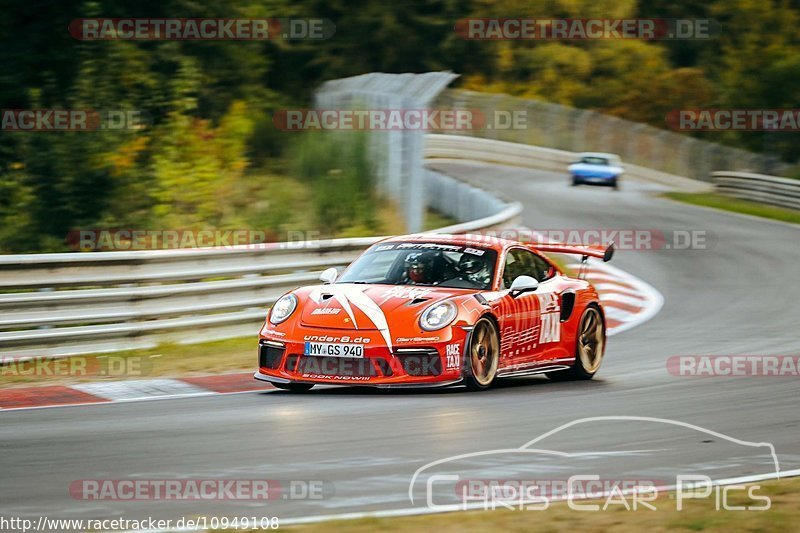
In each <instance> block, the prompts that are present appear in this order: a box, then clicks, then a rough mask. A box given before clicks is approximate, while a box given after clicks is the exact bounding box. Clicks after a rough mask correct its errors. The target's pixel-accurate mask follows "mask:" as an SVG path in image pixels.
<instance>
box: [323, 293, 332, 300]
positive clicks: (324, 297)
mask: <svg viewBox="0 0 800 533" xmlns="http://www.w3.org/2000/svg"><path fill="white" fill-rule="evenodd" d="M331 298H333V294H323V295H322V299H323V300H330V299H331Z"/></svg>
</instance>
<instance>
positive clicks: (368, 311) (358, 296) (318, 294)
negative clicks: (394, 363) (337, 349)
mask: <svg viewBox="0 0 800 533" xmlns="http://www.w3.org/2000/svg"><path fill="white" fill-rule="evenodd" d="M323 294H331V295H332V296H333V298H334V299H335V300H336V301H337V302H339V303H340V304H341V306H342V309H344V310H345V312H346V313H347V314H348V316H349V317H350V320H352V321H353V327H354V328H356V329H358V324H357V323H356V317H355V316H354V315H353V308H352V307H351V306H350V304H351V303H352V304H354V305H355V306H356V307H357V308H359V309H360V310H361V312H363V313H364V314H365V315H367V318H369V319H370V320H371V321H372V323H373V324H375V327H376V328H378V331H380V333H381V336H382V337H383V340H384V341H386V346H388V347H389V350H391V349H392V336H391V333H390V332H389V323H388V322H387V321H386V315H385V314H383V310H382V309H381V308H380V306H379V305H378V304H377V303H375V301H374V300H373V299H372V298H370V297H369V296H367V295H366V294H364V292H363V290H362V289H361V288H360V287H359V286H357V285H345V284H341V285H339V284H336V283H334V284H332V285H325V286H324V287H319V288H317V289H314V290H313V291H312V292H311V293H310V294H309V295H308V297H309V298H310V299H311V300H312V301H313V302H314V303H316V304H319V303H320V302H321V301H322V295H323Z"/></svg>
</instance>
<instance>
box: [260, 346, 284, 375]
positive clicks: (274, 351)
mask: <svg viewBox="0 0 800 533" xmlns="http://www.w3.org/2000/svg"><path fill="white" fill-rule="evenodd" d="M284 351H285V350H284V348H278V347H277V346H271V345H269V344H263V343H262V344H259V346H258V366H259V367H260V368H272V369H275V368H278V366H280V364H281V359H283V352H284Z"/></svg>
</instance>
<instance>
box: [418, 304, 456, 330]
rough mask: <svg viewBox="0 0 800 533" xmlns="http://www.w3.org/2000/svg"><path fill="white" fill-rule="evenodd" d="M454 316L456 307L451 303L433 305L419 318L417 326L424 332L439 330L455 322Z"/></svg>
mask: <svg viewBox="0 0 800 533" xmlns="http://www.w3.org/2000/svg"><path fill="white" fill-rule="evenodd" d="M456 314H457V311H456V306H455V305H454V304H453V303H452V302H441V303H438V304H433V305H432V306H430V307H429V308H427V309H426V310H425V311H424V312H423V313H422V316H420V317H419V325H420V326H421V327H422V329H424V330H425V331H434V330H437V329H441V328H443V327H445V326H446V325H448V324H449V323H450V322H452V321H453V320H455V318H456Z"/></svg>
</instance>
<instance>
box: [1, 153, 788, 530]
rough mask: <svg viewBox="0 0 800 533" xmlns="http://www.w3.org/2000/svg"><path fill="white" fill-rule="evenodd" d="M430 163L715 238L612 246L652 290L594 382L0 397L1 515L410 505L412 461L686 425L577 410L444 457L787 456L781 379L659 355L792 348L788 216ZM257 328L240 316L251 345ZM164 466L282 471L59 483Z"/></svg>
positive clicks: (637, 471) (571, 467)
mask: <svg viewBox="0 0 800 533" xmlns="http://www.w3.org/2000/svg"><path fill="white" fill-rule="evenodd" d="M437 168H439V169H441V170H444V171H446V172H447V173H449V174H451V175H455V176H458V177H461V178H463V179H465V180H467V181H471V182H474V183H477V184H480V185H482V186H484V187H491V188H493V189H495V190H498V191H499V192H500V193H501V194H503V195H505V196H506V197H509V198H513V199H516V200H519V201H521V202H523V204H524V206H525V211H524V220H523V222H524V224H525V225H526V226H528V227H531V228H537V229H556V228H560V229H570V228H606V229H611V228H628V229H632V228H639V229H658V230H661V231H663V232H664V233H665V234H671V232H672V231H674V230H701V231H705V232H707V235H708V236H709V241H710V242H711V245H710V246H709V247H708V249H689V250H675V249H664V250H660V251H625V250H622V251H619V252H618V253H617V255H616V257H615V258H614V261H613V263H612V264H613V265H615V266H617V267H620V268H622V269H623V270H626V271H628V272H630V273H631V274H634V275H635V276H638V277H639V278H641V279H643V280H644V281H646V282H648V283H649V284H651V285H652V286H653V287H655V288H656V289H657V290H658V291H659V292H661V294H662V295H663V296H664V307H663V308H662V310H661V311H660V313H659V314H658V315H656V316H655V317H654V318H653V319H652V320H650V321H649V322H647V323H645V324H643V325H640V326H638V327H636V328H633V329H631V330H629V331H625V332H623V333H621V334H619V335H616V336H614V337H611V338H610V339H609V342H608V345H607V350H606V359H605V362H604V365H603V368H602V369H601V371H600V373H599V374H598V376H597V377H596V379H595V380H594V381H592V382H582V383H552V382H550V381H548V380H547V379H546V378H544V377H532V378H525V379H517V380H512V381H507V382H504V383H500V384H499V385H498V386H497V387H495V388H494V389H492V390H490V391H486V392H484V393H477V394H475V393H473V394H470V393H466V392H464V391H462V390H460V389H448V390H437V391H425V392H409V391H402V392H391V391H390V392H386V391H373V390H360V389H354V388H334V387H318V388H316V389H314V390H313V391H311V392H310V393H308V394H301V395H297V394H290V393H286V392H282V391H277V390H273V391H268V392H263V393H245V394H235V395H227V396H226V395H217V396H208V397H199V398H185V399H175V400H157V401H145V402H137V403H127V404H126V403H118V404H112V405H94V406H83V407H64V408H53V409H39V410H24V411H14V412H8V413H0V465H1V466H0V472H2V474H0V476H2V483H0V514H2V515H9V516H22V517H26V516H28V517H35V516H39V515H41V514H42V513H47V514H48V516H51V517H62V518H81V517H82V518H104V517H109V518H114V517H120V516H123V517H129V518H144V517H146V516H156V517H162V518H179V517H182V516H190V515H206V516H209V515H217V516H230V517H233V516H253V515H257V516H277V517H279V518H281V519H289V518H301V517H309V516H317V515H331V514H340V513H350V512H357V511H379V510H395V509H408V508H415V507H418V506H420V505H422V506H424V505H425V498H424V492H425V487H424V486H422V487H412V489H413V490H412V492H414V493H418V494H420V495H422V496H423V497H422V499H420V498H415V500H414V502H413V503H412V501H411V500H410V499H409V483H410V481H411V479H412V476H413V475H414V473H415V472H416V471H417V470H418V469H419V468H421V467H423V466H425V465H426V464H428V463H430V462H432V461H436V460H440V459H445V458H448V457H450V456H456V455H459V454H471V453H474V452H480V451H487V450H495V449H513V448H518V447H520V446H522V445H524V444H525V443H527V442H529V441H531V440H533V439H536V438H537V437H538V436H540V435H542V434H544V433H547V432H549V431H551V430H554V429H556V428H559V427H560V426H562V425H564V424H568V423H570V422H573V421H577V420H580V419H585V418H590V417H621V416H635V417H648V418H658V419H669V420H671V421H675V422H680V423H685V424H688V425H691V427H690V426H688V425H677V424H671V423H666V422H659V421H655V420H643V419H642V420H630V419H626V420H615V419H603V420H586V421H584V422H580V423H578V424H575V425H573V426H571V427H568V428H565V429H564V430H563V431H558V432H556V433H553V434H551V435H549V436H547V437H545V438H544V439H542V440H541V441H539V442H537V444H536V446H537V447H538V448H547V449H549V450H557V451H560V452H564V453H565V454H569V455H562V456H558V457H554V456H548V455H546V454H545V455H542V454H539V455H537V454H523V455H526V457H525V459H524V460H522V461H517V459H515V458H514V455H515V454H513V453H512V452H504V453H500V454H494V455H493V454H487V455H485V456H476V457H473V458H469V459H468V460H456V462H455V463H458V464H453V466H452V469H454V470H455V472H456V473H457V474H459V475H461V476H462V478H470V477H471V478H480V479H485V478H514V477H519V476H523V475H524V476H536V477H537V478H539V479H543V478H548V477H557V476H563V475H564V474H565V473H568V472H574V473H579V474H597V475H599V476H601V477H603V478H614V479H630V478H639V479H641V478H644V477H648V478H656V479H659V480H665V481H671V482H673V483H674V481H675V478H676V476H678V475H685V474H703V475H708V476H710V477H712V478H714V479H719V478H727V477H735V476H741V475H750V474H761V473H770V472H774V471H775V469H776V466H775V461H774V458H773V457H772V456H771V454H770V452H769V450H768V448H765V447H764V446H750V445H747V444H744V443H745V442H749V443H770V444H772V445H774V448H775V452H776V454H777V459H778V461H779V467H780V469H781V470H782V471H790V470H794V469H798V468H800V394H799V392H800V389H798V381H797V378H796V377H794V378H792V377H751V378H741V377H740V378H724V377H717V378H690V377H679V376H674V375H671V374H670V373H669V372H668V371H667V366H666V362H667V359H668V358H669V357H670V356H674V355H704V354H760V355H761V354H783V355H796V354H798V352H800V335H798V323H800V306H799V305H798V296H800V293H798V288H797V274H798V271H799V269H800V266H799V265H800V246H799V245H798V243H800V229H798V228H797V227H795V226H789V225H785V224H778V223H772V222H768V221H760V220H755V219H751V218H745V217H740V216H736V215H731V214H726V213H722V212H715V211H711V210H707V209H702V208H696V207H692V206H687V205H682V204H678V203H674V202H671V201H668V200H663V199H659V198H656V197H655V196H654V194H653V193H655V192H657V191H658V187H657V186H655V185H651V184H644V183H634V182H623V183H622V188H621V190H620V191H618V192H614V191H612V190H610V189H608V188H601V187H586V186H583V187H576V188H573V187H570V186H568V184H567V178H566V176H565V175H561V174H553V173H545V172H536V171H531V170H522V169H516V168H510V167H501V166H495V165H481V164H476V163H439V164H438V165H437ZM255 342H256V336H255V332H254V336H253V343H254V353H255ZM700 428H703V429H705V430H707V431H701V429H700ZM711 432H713V434H712V433H711ZM723 436H728V437H730V439H728V438H725V437H723ZM521 463H524V464H521ZM448 464H450V463H448ZM440 466H441V465H440ZM448 468H449V467H448ZM166 478H169V479H172V478H181V479H192V478H196V479H215V478H225V479H254V478H258V479H271V480H282V483H281V486H282V487H284V489H285V490H283V491H282V493H281V494H280V495H279V497H276V498H275V499H274V500H273V501H269V502H266V503H265V502H263V501H261V502H259V501H230V500H214V501H205V502H203V501H192V502H186V501H158V502H153V501H108V500H101V501H91V500H82V499H76V498H75V497H73V496H71V495H70V492H69V487H70V485H71V484H72V483H73V482H75V481H77V480H84V479H166ZM289 480H294V481H301V482H302V481H307V482H315V483H316V482H321V484H322V486H324V490H323V493H322V496H321V497H314V498H309V497H306V496H304V495H303V493H302V492H303V491H302V490H299V491H297V493H296V494H292V493H291V492H290V491H289V490H288V489H286V487H288V486H289V483H288V482H289ZM423 484H424V483H423ZM297 486H298V487H300V486H302V483H301V484H299V485H297ZM437 490H438V489H437ZM450 496H452V494H449V495H448V494H447V491H444V492H442V493H441V494H438V496H437V497H439V498H441V499H442V500H441V501H446V500H447V499H448V498H449V497H450Z"/></svg>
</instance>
